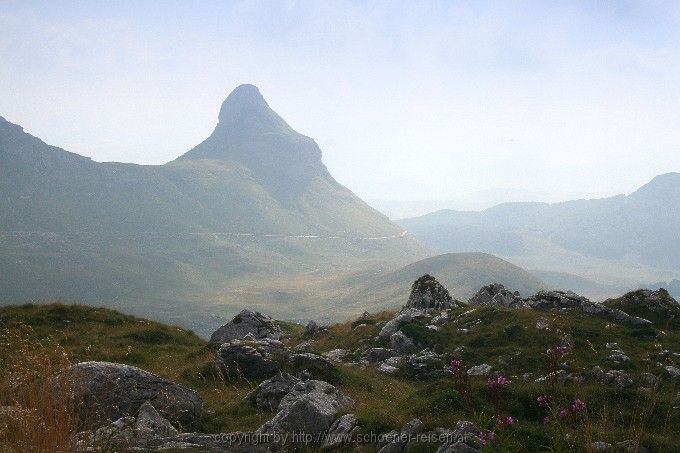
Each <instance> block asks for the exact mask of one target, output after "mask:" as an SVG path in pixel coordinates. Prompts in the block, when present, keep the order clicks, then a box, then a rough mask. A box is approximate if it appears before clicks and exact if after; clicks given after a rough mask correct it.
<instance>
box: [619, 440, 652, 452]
mask: <svg viewBox="0 0 680 453" xmlns="http://www.w3.org/2000/svg"><path fill="white" fill-rule="evenodd" d="M614 448H615V450H616V451H625V452H630V453H647V449H646V448H645V447H643V446H642V445H640V444H639V443H637V442H636V441H634V440H624V441H622V442H617V443H616V445H614Z"/></svg>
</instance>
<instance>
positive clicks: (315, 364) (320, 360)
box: [290, 352, 335, 373]
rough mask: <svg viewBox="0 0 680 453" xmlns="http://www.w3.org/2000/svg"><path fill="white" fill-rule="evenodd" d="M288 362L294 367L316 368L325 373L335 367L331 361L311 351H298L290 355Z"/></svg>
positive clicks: (311, 369)
mask: <svg viewBox="0 0 680 453" xmlns="http://www.w3.org/2000/svg"><path fill="white" fill-rule="evenodd" d="M290 364H291V365H292V366H293V368H296V369H301V368H305V369H309V370H310V371H313V370H316V371H320V372H322V373H327V372H329V371H332V370H333V369H334V368H335V365H333V362H331V361H330V360H329V359H327V358H326V357H324V356H321V355H318V354H312V353H311V352H299V353H296V354H293V355H291V356H290Z"/></svg>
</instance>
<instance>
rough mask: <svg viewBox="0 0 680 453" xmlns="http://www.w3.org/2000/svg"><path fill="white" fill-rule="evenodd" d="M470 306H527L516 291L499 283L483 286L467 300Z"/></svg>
mask: <svg viewBox="0 0 680 453" xmlns="http://www.w3.org/2000/svg"><path fill="white" fill-rule="evenodd" d="M468 305H471V306H480V305H481V306H490V307H504V308H529V304H527V303H526V302H524V300H522V298H521V297H520V295H519V293H518V292H517V291H515V292H514V293H513V292H510V291H508V290H507V289H505V286H503V285H501V284H500V283H492V284H490V285H486V286H483V287H482V288H481V289H480V290H479V291H477V294H475V295H474V296H472V297H471V298H470V300H469V301H468Z"/></svg>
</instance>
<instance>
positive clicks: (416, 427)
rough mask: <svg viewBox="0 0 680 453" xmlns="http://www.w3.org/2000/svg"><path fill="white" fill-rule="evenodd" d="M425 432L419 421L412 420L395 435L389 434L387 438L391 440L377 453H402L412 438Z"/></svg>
mask: <svg viewBox="0 0 680 453" xmlns="http://www.w3.org/2000/svg"><path fill="white" fill-rule="evenodd" d="M423 431H425V425H424V424H423V422H422V421H420V420H419V419H417V418H416V419H413V420H411V421H410V422H408V423H407V424H406V425H404V427H403V428H401V430H400V431H399V432H398V433H397V432H396V431H395V432H394V433H391V434H392V435H391V436H389V437H388V439H391V440H390V441H389V443H387V444H386V445H385V446H383V447H382V448H381V449H380V451H379V453H402V452H403V451H406V448H407V447H408V444H409V442H411V441H412V440H414V439H413V437H414V436H416V435H417V434H420V433H422V432H423Z"/></svg>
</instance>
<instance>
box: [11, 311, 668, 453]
mask: <svg viewBox="0 0 680 453" xmlns="http://www.w3.org/2000/svg"><path fill="white" fill-rule="evenodd" d="M451 316H452V317H453V318H454V319H455V320H454V321H452V322H450V323H448V324H446V325H444V326H442V328H441V329H440V330H439V331H437V332H433V331H431V330H430V329H427V328H425V327H424V324H423V322H420V321H415V322H412V323H410V324H408V325H406V326H404V327H403V328H402V330H403V331H404V332H405V333H407V334H408V335H409V336H411V337H412V338H414V339H415V340H416V341H417V343H418V346H420V347H430V348H433V349H434V350H436V351H438V352H442V353H446V354H448V355H449V356H450V357H453V356H455V357H457V358H459V359H461V360H462V361H463V363H464V364H465V366H472V365H477V364H480V363H488V364H490V365H491V366H492V367H493V369H494V370H495V371H497V372H500V373H502V374H503V375H505V376H507V377H508V378H509V379H510V381H511V382H510V385H509V386H508V388H507V394H506V396H505V397H504V398H506V400H507V403H506V404H507V408H506V409H507V411H508V413H510V414H512V415H513V416H514V417H515V419H516V423H515V424H514V425H513V426H512V428H511V429H510V430H509V432H508V433H509V434H510V435H511V437H512V439H513V442H514V443H515V444H516V445H518V446H519V451H546V450H547V449H548V448H549V446H550V445H551V442H552V441H553V440H554V439H552V436H553V435H554V434H553V433H552V432H551V429H550V427H546V426H544V424H543V422H542V419H543V417H544V415H545V414H544V413H543V412H544V411H543V410H542V409H541V408H540V407H538V406H537V404H536V398H537V396H539V395H541V394H543V393H545V392H546V385H545V384H538V383H535V382H534V379H535V378H537V377H539V376H542V375H544V374H545V372H546V371H545V370H546V359H545V350H546V349H547V348H550V347H552V346H553V345H555V344H562V343H564V342H565V341H569V342H570V343H571V346H570V348H569V352H568V356H567V357H566V358H565V359H564V361H565V367H566V369H567V371H568V372H569V373H576V374H577V375H580V376H583V378H584V379H585V381H584V382H583V383H578V382H575V383H567V384H565V385H564V386H561V387H560V389H559V394H560V395H562V396H561V397H563V398H564V399H565V400H567V401H572V400H573V399H575V398H579V399H582V400H584V401H585V402H586V404H587V417H586V418H585V419H582V420H581V421H580V422H579V423H578V424H573V425H569V424H567V426H566V429H567V430H568V431H569V432H571V433H573V435H577V436H585V437H583V439H586V440H587V439H590V440H591V441H593V440H602V441H606V442H615V441H620V440H623V439H634V440H637V441H640V442H641V443H642V445H644V446H645V447H646V448H648V449H649V450H650V451H675V450H677V449H680V437H678V435H677V433H678V432H679V431H678V430H680V425H679V424H678V423H679V422H680V414H679V413H678V412H677V411H678V400H677V391H678V382H677V380H675V381H674V380H672V379H670V378H668V377H665V375H664V374H662V373H661V372H660V368H658V366H657V365H656V361H663V362H664V364H673V363H674V364H675V365H676V366H677V365H679V364H678V362H677V358H673V357H674V356H673V355H672V354H671V355H670V356H666V357H665V358H663V359H661V358H657V354H658V353H659V351H660V350H661V349H662V348H670V349H671V352H679V351H678V350H677V345H678V344H680V331H678V330H677V329H673V330H663V331H662V330H660V329H659V327H658V325H655V326H654V327H652V328H632V327H625V326H620V325H612V324H609V323H608V322H607V321H605V320H602V319H600V318H594V317H592V316H587V315H584V314H580V313H576V312H567V313H562V314H557V313H550V314H547V313H542V312H536V311H516V310H515V311H512V310H505V309H493V308H484V309H478V310H476V311H473V312H469V311H467V310H466V309H464V308H458V309H454V311H453V312H451ZM390 317H391V315H390V313H381V314H378V315H375V316H372V317H371V318H369V319H368V320H364V321H363V323H364V324H367V326H366V327H364V328H363V329H359V330H357V329H355V328H354V326H355V325H357V323H351V322H348V323H344V324H337V325H333V326H331V327H330V328H329V331H328V333H327V334H325V335H323V336H321V337H317V338H316V339H312V344H311V350H312V351H313V352H317V353H324V352H326V351H329V350H331V349H335V348H344V349H346V350H348V351H349V352H350V356H349V357H348V358H347V361H351V360H352V359H353V358H356V357H355V354H356V355H357V357H358V354H360V353H361V351H362V350H363V349H365V347H366V346H365V345H367V344H371V343H373V342H374V341H375V340H374V338H375V336H376V334H377V332H378V327H376V326H375V323H377V322H379V321H380V320H386V319H389V318H390ZM539 318H545V319H546V321H547V324H548V328H547V329H537V328H536V327H535V325H536V321H537V320H538V319H539ZM472 321H474V322H477V325H476V327H474V328H470V329H467V331H465V332H463V331H461V330H460V328H461V326H464V325H469V324H470V322H472ZM17 323H23V324H26V325H29V326H30V327H31V328H32V333H31V334H30V335H31V337H32V338H33V340H35V341H37V340H39V339H42V338H44V337H46V336H51V337H52V338H54V339H55V340H56V341H57V342H58V343H59V344H61V345H63V347H64V348H65V349H66V351H67V352H68V354H69V355H70V356H71V358H72V359H73V360H75V361H80V360H111V361H117V362H122V363H128V364H131V365H136V366H139V367H141V368H144V369H147V370H150V371H153V372H156V373H159V374H161V375H163V376H166V377H168V378H171V379H173V380H176V381H178V382H180V383H183V384H185V385H187V386H189V387H191V388H194V389H196V390H197V391H199V393H200V394H201V395H202V397H203V398H204V401H205V403H206V414H205V418H204V421H203V423H202V426H201V429H202V430H204V431H206V432H223V431H234V430H252V429H255V428H256V427H258V426H259V425H260V424H261V423H263V422H264V421H265V420H267V419H268V418H270V417H271V415H272V414H271V413H269V412H266V411H264V412H263V411H258V410H256V409H253V408H251V407H250V406H248V405H246V404H245V403H244V402H242V398H243V397H244V396H245V394H246V393H247V392H248V391H249V390H250V389H252V388H253V387H254V386H255V385H257V382H247V381H233V382H228V383H225V382H222V381H221V380H219V379H217V378H216V377H215V376H214V374H213V373H212V372H211V369H212V368H211V365H210V364H211V361H212V358H213V354H214V350H213V349H211V348H210V347H208V346H207V345H206V343H205V342H204V341H203V340H201V339H200V338H198V337H196V336H195V335H194V334H192V333H191V332H188V331H186V330H183V329H179V328H176V327H171V326H166V325H161V324H158V323H155V322H151V321H147V320H143V319H138V318H134V317H131V316H126V315H122V314H120V313H117V312H113V311H110V310H105V309H95V308H90V307H84V306H64V305H58V304H57V305H50V306H30V305H27V306H14V307H4V308H0V325H2V326H3V328H4V327H8V326H9V327H11V326H15V325H17ZM282 327H283V328H284V331H285V332H286V334H287V335H286V338H285V339H284V341H285V343H286V344H288V345H289V346H294V345H296V344H299V343H300V342H302V341H306V340H308V339H309V338H308V337H304V336H303V334H302V332H301V331H302V328H301V326H298V325H292V324H285V323H284V324H283V326H282ZM565 339H567V340H565ZM609 342H617V343H618V347H619V348H621V349H622V350H624V351H625V353H626V354H627V355H628V356H629V357H630V358H631V361H630V362H627V363H626V364H623V365H614V367H615V368H616V369H623V370H625V371H626V372H628V373H631V374H632V375H633V376H635V378H636V379H638V378H639V376H641V374H642V373H644V372H653V373H655V374H657V375H659V376H660V377H661V381H660V384H659V387H658V388H657V390H656V391H654V392H653V393H646V392H643V391H639V390H637V387H636V386H633V387H631V388H625V389H624V388H616V387H607V386H603V385H600V384H597V383H595V382H593V381H592V380H591V377H590V372H591V369H592V367H593V366H595V365H600V366H602V367H603V368H605V370H607V369H610V368H611V367H612V364H611V363H610V362H608V359H607V356H608V355H609V354H610V350H609V349H608V348H607V345H606V343H609ZM3 351H4V352H6V350H5V349H3ZM0 359H3V360H5V359H6V357H4V356H3V357H0ZM650 359H652V360H650ZM0 363H2V364H6V362H4V361H3V362H0ZM3 366H4V365H3ZM3 369H4V368H0V372H1V370H3ZM286 369H287V368H286ZM289 371H292V372H295V370H289ZM326 378H327V379H330V381H331V382H333V383H334V384H336V385H337V386H339V387H340V388H341V390H342V391H343V392H345V393H347V394H348V395H350V396H351V397H352V398H354V399H355V400H356V401H357V406H356V407H355V413H356V414H357V416H358V417H359V420H360V422H361V425H362V427H363V428H362V430H364V431H365V432H368V431H375V432H386V431H388V430H390V429H398V428H399V427H401V426H403V424H404V423H405V422H407V421H409V420H411V419H412V418H414V417H418V418H420V419H421V420H422V421H423V422H424V423H425V424H426V426H427V427H428V428H435V427H452V426H453V424H455V422H456V421H458V420H459V419H474V418H475V417H477V418H480V417H481V419H483V418H484V416H483V413H486V414H487V415H488V414H489V413H492V411H493V409H492V405H491V401H490V400H489V396H488V390H486V389H485V386H484V379H482V378H474V379H473V380H472V382H471V392H472V393H471V398H472V401H473V405H474V413H472V410H471V409H470V408H467V407H466V404H465V402H464V400H463V398H462V395H461V394H460V392H459V390H457V386H456V384H455V379H454V378H452V377H445V378H439V379H414V378H413V377H411V376H410V374H409V373H408V371H407V370H406V369H405V370H404V371H402V372H399V373H397V374H396V375H385V374H382V373H380V372H378V371H377V370H376V369H375V365H369V366H368V367H367V368H366V369H361V368H357V367H356V366H352V365H349V364H340V365H337V367H336V370H335V371H333V373H332V374H331V375H328V376H326ZM475 414H476V415H475ZM563 434H564V433H563ZM579 438H580V437H579ZM366 451H372V450H371V449H370V448H369V449H366ZM418 451H432V450H428V448H427V446H423V449H422V450H418Z"/></svg>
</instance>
